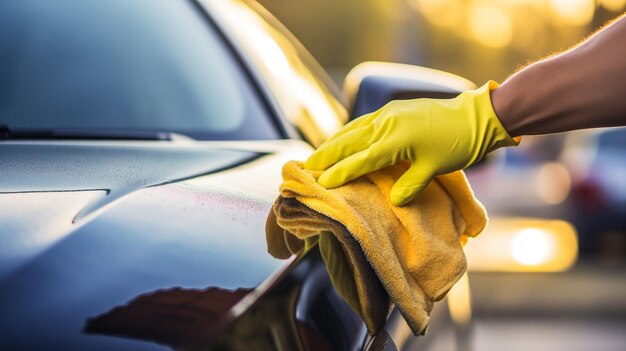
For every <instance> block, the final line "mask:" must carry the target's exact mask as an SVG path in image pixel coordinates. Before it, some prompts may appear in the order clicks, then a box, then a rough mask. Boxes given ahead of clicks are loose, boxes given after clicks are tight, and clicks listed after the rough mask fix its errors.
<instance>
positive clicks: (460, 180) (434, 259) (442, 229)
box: [266, 161, 487, 335]
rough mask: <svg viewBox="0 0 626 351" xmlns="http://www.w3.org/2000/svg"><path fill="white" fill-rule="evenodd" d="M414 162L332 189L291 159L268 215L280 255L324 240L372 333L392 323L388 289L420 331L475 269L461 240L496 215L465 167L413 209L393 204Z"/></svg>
mask: <svg viewBox="0 0 626 351" xmlns="http://www.w3.org/2000/svg"><path fill="white" fill-rule="evenodd" d="M408 166H409V164H408V163H406V162H401V163H398V164H396V165H394V166H391V167H387V168H384V169H381V170H378V171H376V172H373V173H369V174H367V175H365V176H362V177H360V178H357V179H355V180H353V181H351V182H348V183H346V184H344V185H342V186H340V187H338V188H335V189H325V188H323V187H322V186H320V185H318V184H317V178H318V177H319V175H320V174H321V171H311V170H307V169H304V168H303V165H302V163H301V162H297V161H290V162H288V163H286V164H285V165H284V166H283V170H282V175H283V183H282V184H281V186H280V195H279V197H278V199H277V200H276V202H275V203H274V206H273V207H272V210H271V211H270V215H269V217H268V221H267V226H266V236H267V243H268V250H269V252H270V254H272V255H273V256H275V257H278V258H286V257H289V256H291V254H293V253H298V252H300V251H301V250H302V249H303V248H304V247H305V242H306V243H311V242H312V240H313V239H315V238H318V241H319V247H320V250H321V252H322V256H323V257H324V260H325V263H326V265H327V267H328V269H329V273H330V276H331V279H332V281H333V284H334V286H335V287H336V288H337V290H338V291H339V293H340V294H341V295H342V297H343V298H344V299H345V300H346V301H347V302H348V303H349V304H350V306H351V307H352V308H353V309H354V310H355V311H357V312H358V313H359V314H360V315H361V317H362V318H363V320H364V321H365V323H366V326H367V328H368V331H369V332H370V334H375V333H377V332H378V331H379V330H380V329H381V328H382V327H383V326H384V324H385V320H386V312H387V311H388V309H389V304H390V302H389V299H387V298H386V296H385V292H386V294H388V296H389V298H390V299H391V302H393V303H394V304H395V305H396V306H397V307H398V309H399V310H400V312H401V313H402V315H403V316H404V318H405V320H406V321H407V323H408V325H409V326H410V327H411V330H412V331H413V333H414V334H415V335H419V334H423V333H424V332H425V330H426V327H427V325H428V319H429V317H428V316H429V314H430V311H431V310H432V306H433V304H434V302H435V301H438V300H440V299H442V298H443V297H444V296H445V295H446V293H447V292H448V291H449V290H450V288H451V287H452V286H453V285H454V283H456V281H457V280H458V279H460V278H461V276H462V275H463V273H464V272H465V270H466V266H467V263H466V260H465V255H464V253H463V249H462V245H463V244H464V243H465V242H466V240H467V238H468V237H470V236H476V235H478V234H479V233H480V232H481V231H482V229H483V228H484V226H485V224H486V222H487V215H486V212H485V210H484V208H483V206H482V205H481V204H480V202H478V200H476V198H475V197H474V195H473V193H472V190H471V188H470V187H469V184H468V183H467V179H466V178H465V175H464V174H463V172H462V171H458V172H454V173H450V174H446V175H442V176H438V177H436V178H435V179H434V180H433V181H431V183H430V184H429V185H428V186H427V187H426V189H425V190H424V191H423V192H422V193H420V195H418V196H417V197H416V198H415V199H414V200H413V201H411V202H410V203H408V204H407V205H405V206H402V207H397V206H393V205H391V203H390V202H389V192H390V191H391V188H392V186H393V184H394V183H395V181H396V180H397V179H398V178H399V177H400V176H401V175H402V174H403V173H404V172H405V171H406V170H407V169H408ZM303 240H304V241H305V242H303ZM357 245H358V247H357ZM376 278H377V279H376ZM383 289H384V291H383Z"/></svg>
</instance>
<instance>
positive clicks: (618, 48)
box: [305, 17, 626, 206]
mask: <svg viewBox="0 0 626 351" xmlns="http://www.w3.org/2000/svg"><path fill="white" fill-rule="evenodd" d="M625 54H626V17H622V18H620V19H618V20H616V21H615V22H614V23H613V24H612V25H610V26H608V27H606V28H605V29H604V30H602V31H599V32H598V33H597V34H596V35H594V36H592V37H591V38H590V39H588V40H587V41H585V42H583V43H582V44H580V45H579V46H577V47H575V48H574V49H572V50H569V51H567V52H565V53H563V54H560V55H558V56H554V57H551V58H548V59H546V60H543V61H540V62H537V63H535V64H532V65H530V66H529V67H527V68H526V69H524V70H522V71H520V72H519V73H517V74H515V75H513V76H512V77H511V78H509V79H508V80H506V81H505V83H504V84H503V85H502V86H500V87H498V85H497V84H496V83H495V82H489V83H487V84H485V85H484V86H483V87H481V88H480V89H477V90H473V91H467V92H464V93H462V94H460V95H459V96H458V97H456V98H454V99H449V100H437V99H416V100H404V101H392V102H390V103H389V104H387V105H385V106H384V107H382V108H381V109H379V110H378V111H375V112H373V113H371V114H368V115H365V116H362V117H360V118H358V119H356V120H354V121H352V122H351V123H349V124H348V125H346V127H344V128H343V129H342V130H341V131H339V132H338V133H337V134H336V135H335V136H333V137H332V138H331V139H329V140H328V141H327V142H325V143H324V144H322V145H321V146H320V148H319V149H318V150H316V151H315V152H314V153H313V154H312V155H311V157H309V159H308V160H307V161H306V163H305V167H307V168H310V169H316V170H325V172H324V173H323V174H322V175H321V176H320V177H319V179H318V182H319V183H320V184H321V185H323V186H325V187H327V188H333V187H337V186H340V185H342V184H344V183H345V182H348V181H350V180H352V179H355V178H357V177H359V176H361V175H363V174H366V173H369V172H372V171H375V170H377V169H380V168H383V167H386V166H389V165H392V164H395V163H397V162H400V161H403V160H408V161H410V162H411V167H410V168H409V169H408V171H407V172H406V173H405V174H404V175H403V176H402V177H400V178H399V179H398V180H397V181H396V183H395V185H394V186H393V188H392V191H391V194H390V201H391V203H392V204H394V205H398V206H401V205H404V204H406V203H407V202H409V201H411V200H412V199H413V198H414V197H415V196H416V195H417V194H418V193H419V192H421V191H422V190H423V189H424V188H425V187H426V185H427V184H428V182H430V180H431V179H432V178H433V177H435V176H437V175H440V174H445V173H449V172H453V171H455V170H459V169H464V168H466V167H468V166H470V165H471V164H473V163H475V162H478V161H479V160H480V159H482V158H483V157H484V156H485V155H486V154H487V153H488V152H491V151H493V150H495V149H497V148H498V147H502V146H512V145H517V141H516V140H514V139H512V138H511V137H512V136H519V135H524V134H544V133H554V132H561V131H566V130H572V129H580V128H590V127H602V126H616V125H625V124H626V112H625V111H626V95H625V91H626V90H624V86H625V85H626V55H625Z"/></svg>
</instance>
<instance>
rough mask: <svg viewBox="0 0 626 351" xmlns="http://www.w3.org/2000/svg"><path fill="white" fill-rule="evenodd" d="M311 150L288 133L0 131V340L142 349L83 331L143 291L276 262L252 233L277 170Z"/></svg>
mask: <svg viewBox="0 0 626 351" xmlns="http://www.w3.org/2000/svg"><path fill="white" fill-rule="evenodd" d="M309 152H310V148H309V147H308V146H307V145H306V144H304V143H300V142H295V141H274V142H246V143H242V142H221V143H213V142H206V143H202V142H198V143H193V142H192V143H184V144H178V143H164V142H115V143H103V142H73V143H70V142H65V143H62V142H3V143H2V146H1V147H0V164H1V165H2V167H0V223H1V225H0V240H1V242H2V245H1V246H0V309H2V311H3V313H2V314H0V325H2V326H3V328H2V329H1V330H0V348H2V349H4V348H5V347H6V346H19V348H29V349H33V348H34V349H37V348H41V347H44V345H45V347H46V348H53V349H54V348H64V347H66V346H67V345H72V347H74V348H77V349H90V350H97V349H103V350H105V349H106V350H108V349H133V350H141V349H154V348H158V347H157V346H156V345H151V344H146V343H141V342H137V341H132V340H124V339H118V338H111V337H104V336H93V335H86V334H83V333H81V330H82V328H83V326H84V324H85V321H86V319H87V318H90V317H93V316H96V315H99V314H101V313H103V312H104V311H107V310H109V309H110V308H112V307H113V306H117V305H120V304H123V303H125V302H127V301H129V300H131V299H132V298H133V297H135V296H137V295H140V294H142V293H145V292H148V291H154V290H158V289H166V288H174V287H182V288H202V289H204V288H207V287H209V286H215V287H220V288H225V289H237V288H254V287H256V286H257V285H258V284H259V283H261V282H262V281H264V280H266V279H267V278H268V277H269V276H270V275H271V274H272V272H274V271H276V270H277V269H279V268H280V267H281V266H282V265H284V262H281V261H277V260H275V259H273V258H272V257H271V256H269V255H268V254H267V253H266V247H265V236H264V224H265V217H266V215H267V212H268V210H269V208H270V206H271V204H272V202H273V200H274V198H275V196H276V195H277V189H278V185H279V183H280V167H281V165H282V164H283V163H284V162H286V161H287V160H289V159H302V158H304V157H306V155H307V154H308V153H309ZM55 346H57V347H55Z"/></svg>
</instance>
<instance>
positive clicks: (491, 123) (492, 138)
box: [476, 80, 522, 158]
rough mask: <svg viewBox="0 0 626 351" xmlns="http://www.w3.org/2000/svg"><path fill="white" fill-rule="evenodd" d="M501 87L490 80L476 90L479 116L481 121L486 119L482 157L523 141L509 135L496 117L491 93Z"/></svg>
mask: <svg viewBox="0 0 626 351" xmlns="http://www.w3.org/2000/svg"><path fill="white" fill-rule="evenodd" d="M499 86H500V85H499V84H498V83H497V82H495V81H493V80H490V81H488V82H487V83H485V84H484V85H483V86H482V87H480V88H478V89H477V90H476V92H477V96H476V99H477V101H476V105H477V110H478V111H477V112H478V116H481V119H482V118H484V119H485V120H484V122H485V125H484V127H485V141H486V143H485V149H484V153H483V154H482V156H484V155H485V154H487V153H489V152H491V151H493V150H495V149H498V148H500V147H504V146H517V145H519V143H520V141H521V140H522V138H521V137H515V138H512V137H511V136H510V135H509V132H507V131H506V129H505V128H504V126H503V125H502V122H500V119H499V118H498V115H496V111H495V110H494V109H493V104H492V103H491V91H492V90H494V89H496V88H498V87H499ZM481 158H482V157H481Z"/></svg>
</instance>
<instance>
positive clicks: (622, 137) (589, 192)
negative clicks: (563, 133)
mask: <svg viewBox="0 0 626 351" xmlns="http://www.w3.org/2000/svg"><path fill="white" fill-rule="evenodd" d="M625 151H626V128H599V129H591V130H580V131H574V132H570V133H568V135H567V138H566V139H565V143H564V148H563V151H562V152H561V155H560V159H561V162H563V164H564V165H565V166H566V167H567V169H568V171H569V172H570V173H571V174H572V191H571V193H570V196H569V199H570V202H571V207H572V210H571V214H570V216H571V217H570V218H571V221H572V222H573V223H574V224H575V225H576V227H577V229H578V232H579V234H580V241H581V248H584V252H585V253H593V254H596V255H604V256H606V257H607V258H617V257H620V255H621V256H623V255H624V253H625V252H626V235H625V233H626V185H625V184H624V181H623V180H624V176H625V175H626V163H624V161H626V156H625V153H624V152H625Z"/></svg>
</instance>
